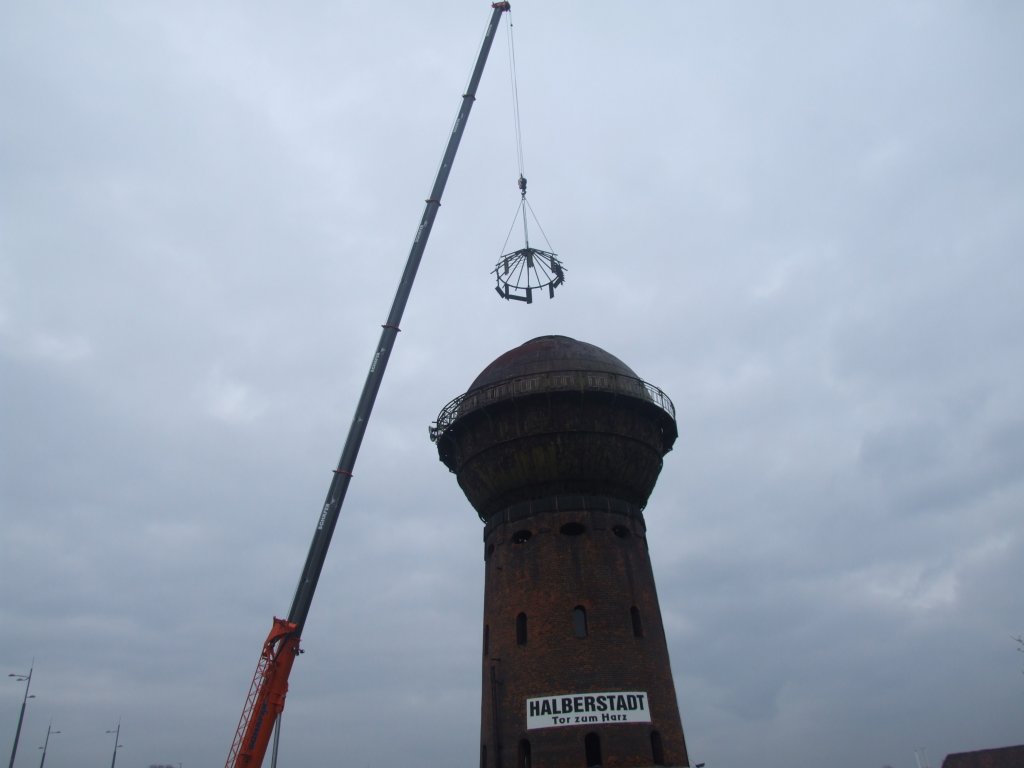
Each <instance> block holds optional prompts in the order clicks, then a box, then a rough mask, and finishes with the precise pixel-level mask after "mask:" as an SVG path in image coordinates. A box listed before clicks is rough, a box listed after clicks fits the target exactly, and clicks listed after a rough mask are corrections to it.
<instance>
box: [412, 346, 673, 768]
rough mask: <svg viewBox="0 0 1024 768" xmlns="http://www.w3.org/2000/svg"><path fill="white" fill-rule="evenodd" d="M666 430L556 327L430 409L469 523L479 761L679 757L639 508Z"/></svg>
mask: <svg viewBox="0 0 1024 768" xmlns="http://www.w3.org/2000/svg"><path fill="white" fill-rule="evenodd" d="M676 435H677V432H676V422H675V415H674V408H673V406H672V403H671V401H670V400H669V399H668V397H667V396H666V395H665V394H664V393H663V392H662V391H661V390H660V389H658V388H656V387H654V386H651V385H650V384H647V383H646V382H644V381H642V380H641V379H640V378H638V377H637V375H636V374H635V373H634V372H633V371H632V370H631V369H630V368H629V367H628V366H627V365H625V364H624V363H623V362H622V361H621V360H619V359H618V358H616V357H614V356H613V355H610V354H608V353H607V352H605V351H604V350H602V349H600V348H598V347H595V346H593V345H592V344H586V343H584V342H580V341H576V340H574V339H570V338H567V337H564V336H543V337H540V338H537V339H533V340H532V341H528V342H526V343H525V344H523V345H522V346H520V347H517V348H515V349H513V350H510V351H508V352H506V353H505V354H503V355H501V356H500V357H499V358H498V359H497V360H495V361H494V362H493V363H491V364H490V365H489V366H487V368H485V369H484V371H483V372H482V373H481V374H480V375H479V376H478V377H477V378H476V380H475V381H474V382H473V383H472V385H471V386H470V388H469V390H468V391H467V392H466V393H465V394H464V395H461V396H460V397H458V398H456V399H455V400H453V401H452V402H451V403H449V404H448V405H447V406H446V407H445V408H444V410H442V412H441V414H440V415H439V416H438V419H437V422H436V424H435V425H434V426H433V427H432V428H431V437H432V439H434V440H435V441H436V443H437V449H438V453H439V455H440V458H441V461H443V462H444V463H445V464H446V465H447V466H448V468H449V469H450V470H451V471H452V472H454V473H455V475H456V477H457V478H458V482H459V485H460V486H461V487H462V490H463V491H464V492H465V494H466V497H467V498H468V499H469V501H470V503H471V504H472V505H473V507H474V508H475V509H476V511H477V513H478V514H479V516H480V519H481V520H482V521H483V522H484V535H483V540H484V562H485V566H484V568H485V572H486V576H485V586H484V620H483V652H482V659H481V665H482V669H483V691H482V699H481V728H480V766H481V768H531V766H534V765H536V766H538V768H583V767H584V766H597V765H601V766H606V767H607V768H634V767H638V766H652V765H669V766H685V765H689V760H688V757H687V752H686V742H685V739H684V736H683V728H682V723H681V721H680V717H679V708H678V705H677V703H676V693H675V686H674V684H673V681H672V671H671V668H670V665H669V657H668V648H667V646H666V643H665V632H664V628H663V626H662V620H661V609H660V607H659V605H658V595H657V592H656V590H655V586H654V575H653V573H652V570H651V561H650V558H649V556H648V538H647V526H646V524H645V522H644V516H643V509H644V506H645V505H646V503H647V499H648V497H649V496H650V494H651V491H652V490H653V488H654V484H655V482H656V481H657V478H658V474H659V472H660V471H661V466H662V457H663V456H664V455H665V454H666V453H667V452H668V451H669V450H671V448H672V444H673V443H674V442H675V439H676Z"/></svg>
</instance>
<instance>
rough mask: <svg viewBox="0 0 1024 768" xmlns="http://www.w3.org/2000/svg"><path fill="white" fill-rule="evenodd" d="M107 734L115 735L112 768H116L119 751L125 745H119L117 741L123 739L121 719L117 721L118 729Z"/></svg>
mask: <svg viewBox="0 0 1024 768" xmlns="http://www.w3.org/2000/svg"><path fill="white" fill-rule="evenodd" d="M107 733H112V734H114V756H113V757H111V758H110V768H114V763H116V762H117V750H119V749H120V748H121V747H122V746H124V745H123V744H118V743H117V740H118V739H120V738H121V719H120V718H118V720H117V728H116V729H115V730H113V731H107Z"/></svg>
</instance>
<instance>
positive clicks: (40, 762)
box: [39, 720, 60, 768]
mask: <svg viewBox="0 0 1024 768" xmlns="http://www.w3.org/2000/svg"><path fill="white" fill-rule="evenodd" d="M58 733H60V731H55V730H53V720H51V721H50V724H49V725H48V726H46V740H45V741H44V742H43V746H41V747H40V749H41V750H43V756H42V758H41V759H40V760H39V768H43V763H45V762H46V748H47V746H49V744H50V735H51V734H53V735H56V734H58Z"/></svg>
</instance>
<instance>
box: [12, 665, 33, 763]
mask: <svg viewBox="0 0 1024 768" xmlns="http://www.w3.org/2000/svg"><path fill="white" fill-rule="evenodd" d="M35 666H36V662H35V660H34V659H33V660H32V666H31V667H29V668H28V674H27V675H18V674H15V673H13V672H12V673H11V674H9V675H7V676H8V677H13V678H14V679H15V680H17V681H18V682H19V683H24V684H25V695H24V696H23V697H22V699H21V714H20V715H18V728H17V730H15V731H14V746H13V747H11V763H10V765H9V766H8V768H14V756H15V755H17V754H18V739H20V738H21V724H22V723H23V722H24V721H25V705H26V704H27V703H28V700H29V699H34V698H35V694H33V695H32V696H29V695H28V689H29V686H31V685H32V670H33V669H35Z"/></svg>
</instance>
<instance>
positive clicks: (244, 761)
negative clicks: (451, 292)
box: [225, 2, 511, 768]
mask: <svg viewBox="0 0 1024 768" xmlns="http://www.w3.org/2000/svg"><path fill="white" fill-rule="evenodd" d="M491 9H492V11H491V17H490V20H489V21H488V24H487V29H486V31H485V33H484V39H483V42H482V43H481V46H480V53H479V54H478V55H477V59H476V65H475V66H474V67H473V74H472V75H471V77H470V79H469V86H468V88H467V89H466V93H464V94H463V96H462V102H461V104H460V106H459V111H458V114H457V116H456V118H455V125H454V126H453V127H452V132H451V134H450V135H449V137H448V144H447V146H446V148H445V151H444V155H443V157H442V160H441V166H440V168H438V170H437V176H436V177H435V179H434V186H433V188H432V189H431V191H430V197H428V198H427V199H426V206H425V208H424V211H423V216H422V218H421V219H420V223H419V226H418V227H417V228H416V234H415V236H414V238H413V243H412V248H411V249H410V251H409V257H408V259H407V261H406V264H405V270H404V271H403V273H402V278H401V280H400V281H399V284H398V289H397V290H396V292H395V298H394V301H393V302H392V304H391V311H390V312H389V314H388V318H387V321H386V322H385V323H384V325H383V326H382V328H383V331H382V332H381V336H380V341H379V343H378V344H377V348H376V350H375V351H374V353H373V358H372V359H371V361H370V368H369V371H368V372H367V375H366V382H365V383H364V384H363V390H362V394H361V395H360V397H359V401H358V403H357V405H356V410H355V415H354V416H353V418H352V424H351V426H350V427H349V432H348V437H347V438H346V440H345V446H344V448H343V449H342V452H341V458H340V459H339V460H338V467H337V469H335V470H334V475H333V477H332V479H331V484H330V487H329V488H328V490H327V498H326V500H325V501H324V505H323V508H322V509H321V510H320V514H319V516H318V519H317V524H316V529H315V530H314V532H313V540H312V542H311V543H310V547H309V553H308V555H307V556H306V563H305V565H304V566H303V569H302V576H301V577H300V579H299V584H298V587H297V588H296V590H295V597H294V599H293V600H292V605H291V609H290V610H289V612H288V618H287V619H281V618H277V617H276V616H275V617H274V621H273V624H272V625H271V628H270V633H269V634H268V635H267V639H266V640H264V641H263V647H262V649H261V650H260V657H259V661H258V662H257V665H256V673H255V674H254V675H253V679H252V684H251V685H250V687H249V694H248V696H247V697H246V700H245V704H244V705H243V707H242V716H241V718H240V719H239V721H238V728H237V729H236V730H235V737H234V740H233V742H232V744H231V750H230V752H228V759H227V762H226V763H225V768H259V767H260V766H261V765H262V764H263V758H264V756H265V755H266V752H267V745H268V744H269V742H270V735H271V731H272V727H273V723H274V721H275V720H276V719H277V718H278V716H279V715H280V714H281V712H282V711H284V700H285V696H286V694H287V693H288V676H289V675H290V674H291V670H292V664H293V663H294V662H295V659H296V657H298V655H299V654H300V653H302V651H301V649H300V647H299V642H300V639H301V637H302V630H303V628H304V626H305V624H306V617H307V616H308V615H309V608H310V605H312V602H313V594H314V592H315V591H316V586H317V582H318V581H319V580H320V572H321V570H322V569H323V566H324V562H325V560H326V558H327V549H328V547H329V546H330V543H331V536H332V535H333V534H334V527H335V525H336V524H337V522H338V515H339V514H340V512H341V505H342V502H344V500H345V493H346V491H347V490H348V486H349V482H350V481H351V479H352V470H353V468H354V466H355V462H356V457H357V456H358V454H359V447H360V445H361V444H362V441H363V435H364V434H365V433H366V425H367V422H368V421H369V418H370V413H371V411H372V410H373V404H374V401H375V400H376V399H377V392H378V390H379V389H380V384H381V381H382V379H383V377H384V371H385V369H386V368H387V364H388V359H389V357H390V356H391V350H392V347H393V346H394V343H395V339H396V338H397V336H398V332H399V330H400V329H399V323H400V322H401V319H402V314H403V312H404V311H405V305H406V303H407V302H408V300H409V294H410V292H411V290H412V283H413V280H414V279H415V277H416V271H417V269H418V268H419V265H420V261H421V259H422V257H423V252H424V250H425V249H426V246H427V239H428V238H429V237H430V231H431V229H432V228H433V225H434V219H435V217H436V216H437V210H438V208H440V207H441V195H442V194H443V193H444V188H445V185H446V184H447V182H448V175H449V173H450V172H451V168H452V163H453V161H454V160H455V154H456V152H457V151H458V149H459V142H460V141H461V140H462V134H463V132H464V131H465V129H466V121H467V119H468V118H469V112H470V109H472V107H473V102H474V100H475V99H476V89H477V87H478V85H479V84H480V78H481V76H482V75H483V71H484V64H486V63H487V55H488V53H490V50H491V44H492V43H493V42H494V33H495V30H496V29H497V26H498V22H499V20H500V18H501V15H502V14H503V13H505V12H506V11H509V10H511V6H510V4H509V3H507V2H497V3H491Z"/></svg>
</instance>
